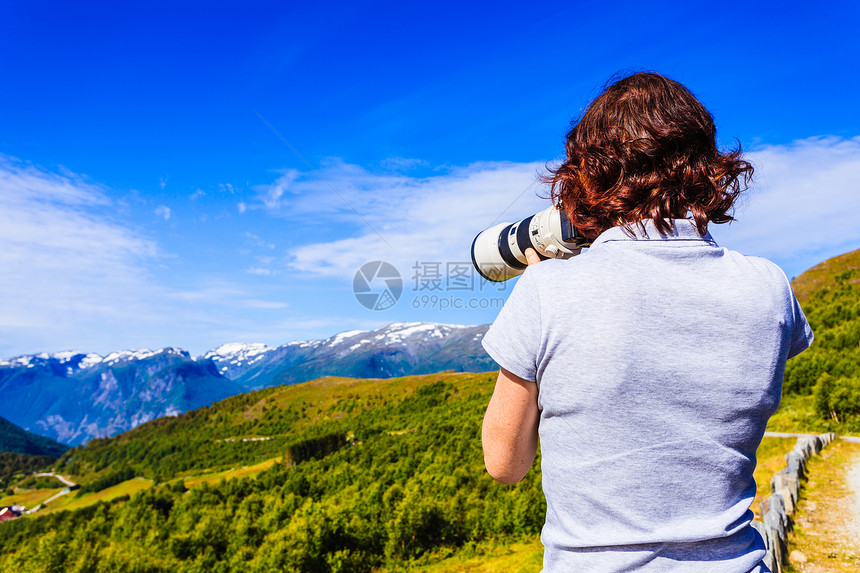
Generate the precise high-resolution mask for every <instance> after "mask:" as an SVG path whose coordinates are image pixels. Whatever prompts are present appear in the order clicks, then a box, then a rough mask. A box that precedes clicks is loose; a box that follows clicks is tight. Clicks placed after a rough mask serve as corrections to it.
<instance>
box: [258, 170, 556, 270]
mask: <svg viewBox="0 0 860 573" xmlns="http://www.w3.org/2000/svg"><path fill="white" fill-rule="evenodd" d="M542 168H543V164H542V163H508V162H488V163H476V164H473V165H469V166H466V167H460V168H456V169H453V170H451V171H449V172H446V173H444V174H440V175H434V176H430V177H408V176H405V175H402V174H398V173H390V172H388V173H383V174H376V173H372V172H370V171H367V170H365V169H363V168H361V167H359V166H356V165H349V164H345V163H342V162H339V161H336V160H333V161H329V162H328V163H326V164H325V165H323V167H322V168H321V169H320V174H321V175H322V177H323V178H324V180H325V181H322V180H320V179H319V178H318V177H317V176H316V175H314V174H299V173H295V172H290V173H288V174H285V175H284V176H282V177H280V178H279V179H278V180H277V181H276V182H275V183H273V184H272V185H271V186H269V187H264V188H260V189H258V192H259V200H260V201H261V202H262V203H263V204H264V205H265V206H266V207H267V208H268V209H269V210H270V211H273V212H275V213H284V212H288V213H289V215H290V216H291V217H303V216H307V217H311V216H313V217H317V218H319V217H323V216H324V217H326V218H328V219H334V220H343V221H350V222H351V223H353V224H354V225H357V226H358V228H359V229H360V230H359V232H358V234H357V236H353V237H347V238H341V239H337V240H334V241H328V242H322V243H315V244H308V245H303V246H299V247H296V248H294V249H293V250H292V251H291V252H290V255H291V262H290V265H291V267H292V268H293V269H294V270H297V271H300V272H303V273H311V274H316V275H321V276H327V277H342V278H343V277H352V276H353V275H354V274H355V271H356V269H357V268H358V267H359V266H361V265H362V264H363V263H365V262H367V261H370V260H385V261H389V262H391V263H393V264H394V265H395V266H396V267H397V268H398V269H399V270H400V272H401V274H404V275H406V274H407V273H408V272H409V271H410V269H411V268H412V266H413V265H414V264H415V262H416V261H425V262H431V261H439V262H467V261H470V251H469V248H470V245H471V243H472V239H473V238H474V236H475V235H476V234H477V233H478V232H479V231H481V230H483V229H485V228H487V227H489V226H491V225H492V224H493V223H494V222H500V221H505V220H508V221H511V220H515V219H517V218H521V217H525V216H528V215H529V214H531V213H534V212H535V211H537V210H540V209H542V208H544V207H546V206H548V205H549V202H548V201H547V200H546V199H541V198H539V197H537V195H536V194H537V192H541V193H543V192H544V191H546V189H544V188H542V187H540V186H539V185H537V184H536V183H535V181H536V173H537V172H538V171H539V170H540V169H542ZM329 185H330V186H331V187H332V188H333V189H334V190H335V191H333V190H332V189H331V188H329ZM321 198H322V199H321ZM508 206H510V209H509V211H508V212H503V210H504V209H505V208H506V207H508ZM365 222H366V223H365ZM321 253H323V254H324V256H321V255H320V254H321Z"/></svg>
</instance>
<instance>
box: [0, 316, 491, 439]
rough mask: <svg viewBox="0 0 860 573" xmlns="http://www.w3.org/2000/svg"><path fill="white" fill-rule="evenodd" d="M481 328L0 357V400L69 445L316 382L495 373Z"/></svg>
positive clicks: (429, 326)
mask: <svg viewBox="0 0 860 573" xmlns="http://www.w3.org/2000/svg"><path fill="white" fill-rule="evenodd" d="M487 328H488V327H487V326H486V325H484V326H459V325H446V324H435V323H418V322H415V323H395V324H390V325H388V326H386V327H383V328H380V329H378V330H374V331H358V330H353V331H348V332H342V333H340V334H337V335H335V336H332V337H330V338H327V339H325V340H307V341H295V342H290V343H287V344H284V345H281V346H277V347H268V346H266V345H264V344H246V343H230V344H224V345H222V346H219V347H218V348H216V349H214V350H211V351H209V352H206V353H204V354H203V355H202V356H199V357H197V358H192V357H191V356H190V355H189V353H188V352H186V351H185V350H182V349H178V348H163V349H160V350H123V351H119V352H112V353H110V354H108V355H107V356H100V355H98V354H88V353H84V352H74V351H68V352H59V353H55V354H46V353H41V354H35V355H29V356H19V357H16V358H11V359H8V360H0V403H2V404H3V405H4V407H5V408H4V415H5V416H6V417H7V418H8V419H9V420H10V421H12V422H14V423H15V424H17V425H19V426H21V427H23V428H25V429H26V430H28V431H31V432H34V433H37V434H42V435H46V436H50V437H52V438H55V439H57V440H59V441H61V442H64V443H67V444H71V445H77V444H81V443H85V442H87V441H89V440H90V439H92V438H95V437H104V436H112V435H115V434H117V433H120V432H123V431H125V430H128V429H131V428H133V427H135V426H137V425H139V424H142V423H144V422H147V421H149V420H152V419H154V418H157V417H161V416H168V415H177V414H179V413H182V412H184V411H186V410H191V409H195V408H199V407H201V406H205V405H208V404H210V403H212V402H214V401H217V400H221V399H223V398H226V397H228V396H232V395H235V394H239V393H242V392H245V391H248V390H252V389H257V388H264V387H267V386H273V385H278V384H295V383H298V382H305V381H307V380H312V379H314V378H319V377H322V376H350V377H356V378H389V377H393V376H405V375H409V374H429V373H432V372H440V371H443V370H456V371H460V372H463V371H486V370H493V369H495V368H496V367H497V366H496V364H495V363H494V362H493V361H492V360H491V359H490V357H489V356H487V354H486V353H485V352H484V350H483V348H482V347H481V339H482V338H483V336H484V334H485V333H486V331H487Z"/></svg>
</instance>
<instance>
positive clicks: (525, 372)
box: [482, 270, 541, 381]
mask: <svg viewBox="0 0 860 573" xmlns="http://www.w3.org/2000/svg"><path fill="white" fill-rule="evenodd" d="M540 341H541V316H540V300H539V298H538V290H537V286H536V285H535V282H534V278H533V276H532V274H531V273H530V272H528V270H526V272H525V273H524V274H523V275H522V276H521V277H520V278H519V279H518V280H517V284H516V285H515V286H514V290H513V291H512V292H511V296H509V297H508V300H507V302H505V305H504V306H503V307H502V310H501V311H500V312H499V316H498V317H496V320H495V322H493V324H492V326H490V329H489V330H488V331H487V334H486V335H484V339H483V341H482V344H483V346H484V349H485V350H486V351H487V354H489V355H490V357H491V358H492V359H493V360H495V361H496V362H497V363H498V364H499V366H501V367H502V368H504V369H505V370H507V371H509V372H511V373H513V374H516V375H517V376H519V377H520V378H523V379H525V380H531V381H536V380H537V360H538V354H539V350H540Z"/></svg>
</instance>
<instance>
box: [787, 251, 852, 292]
mask: <svg viewBox="0 0 860 573" xmlns="http://www.w3.org/2000/svg"><path fill="white" fill-rule="evenodd" d="M852 270H854V271H857V274H856V275H855V276H854V277H853V278H852V279H850V280H849V282H850V283H851V284H860V249H858V250H856V251H851V252H850V253H845V254H844V255H839V256H838V257H833V258H832V259H827V260H826V261H824V262H823V263H819V264H818V265H815V266H814V267H812V268H811V269H809V270H808V271H805V272H804V273H803V274H801V275H800V276H799V277H797V278H795V279H794V280H793V281H791V287H792V288H793V289H794V294H795V296H796V297H797V300H799V301H800V304H801V305H802V304H803V303H805V302H806V301H808V300H809V299H810V297H811V296H812V294H813V293H814V292H816V291H819V290H821V289H826V288H833V287H834V286H836V277H837V276H839V275H842V274H844V273H846V272H848V271H852Z"/></svg>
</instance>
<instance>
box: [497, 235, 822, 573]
mask: <svg viewBox="0 0 860 573" xmlns="http://www.w3.org/2000/svg"><path fill="white" fill-rule="evenodd" d="M633 231H634V236H633V237H631V236H629V235H628V234H627V233H626V232H625V230H624V229H623V228H622V227H615V228H612V229H609V230H607V231H606V232H604V233H603V234H601V235H600V236H599V237H598V238H597V240H596V241H595V242H594V243H593V245H592V246H591V248H590V249H589V250H588V251H587V252H584V253H583V254H581V255H579V256H577V257H574V258H572V259H569V260H564V261H563V260H549V261H545V262H542V263H540V264H538V265H532V266H530V267H529V268H528V270H526V272H525V274H523V275H522V277H521V278H520V279H519V281H518V283H517V284H516V286H515V287H514V290H513V292H512V293H511V295H510V297H509V299H508V301H507V302H506V304H505V306H504V308H502V310H501V312H500V313H499V316H498V318H497V319H496V321H495V323H494V324H493V325H492V327H491V328H490V330H489V331H488V332H487V334H486V336H485V337H484V341H483V344H484V348H485V349H486V350H487V352H488V353H489V354H490V356H491V357H492V358H493V359H494V360H495V361H496V362H498V363H499V364H500V365H501V366H502V367H503V368H505V369H506V370H508V371H510V372H512V373H514V374H516V375H517V376H520V377H521V378H525V379H526V380H534V381H536V382H537V384H538V390H539V396H538V407H539V409H540V427H539V433H540V444H541V456H542V463H541V470H542V474H543V489H544V494H545V495H546V499H547V514H546V523H545V525H544V528H543V532H542V534H541V541H542V542H543V544H544V546H545V553H544V571H546V572H570V571H575V572H588V571H600V572H604V571H606V572H608V571H634V570H635V571H691V572H692V571H695V572H697V573H705V572H710V571H714V572H720V573H726V572H733V571H737V572H739V573H746V572H749V571H767V569H766V568H765V567H764V565H762V564H761V563H760V562H761V559H762V558H763V557H764V544H763V542H762V540H761V537H760V536H759V535H758V533H757V532H756V531H755V530H754V529H753V528H752V527H751V526H750V525H749V523H750V521H751V520H752V517H753V515H752V512H751V511H750V509H749V507H750V504H751V503H752V501H753V498H754V497H755V490H756V488H755V482H754V481H753V478H752V475H753V470H754V469H755V465H756V458H755V453H756V449H757V448H758V446H759V443H760V442H761V438H762V435H763V434H764V430H765V425H766V423H767V420H768V418H769V417H770V416H771V415H772V414H773V413H774V411H775V410H776V408H777V406H778V405H779V399H780V392H781V389H782V376H783V371H784V369H785V362H786V360H787V359H788V358H790V357H792V356H794V355H795V354H797V353H799V352H801V351H802V350H804V349H805V348H807V347H808V346H809V344H810V343H811V342H812V330H811V329H810V328H809V324H808V323H807V322H806V318H805V317H804V315H803V312H802V311H801V309H800V306H799V305H798V303H797V300H796V299H795V298H794V294H793V293H792V291H791V286H790V284H789V282H788V280H787V279H786V277H785V274H784V273H783V272H782V271H781V270H780V269H779V267H777V266H776V265H775V264H773V263H771V262H770V261H767V260H765V259H761V258H758V257H748V256H744V255H741V254H740V253H737V252H734V251H729V250H727V249H724V248H721V247H719V246H717V244H716V243H715V242H714V240H713V239H712V238H711V236H710V235H709V234H708V235H705V236H704V237H702V236H701V235H699V234H698V232H697V231H696V229H695V226H693V225H692V223H691V222H690V221H687V220H685V219H681V220H678V221H675V229H674V232H673V233H672V234H671V235H669V236H661V235H660V234H659V233H658V232H657V231H656V229H655V227H654V225H653V223H652V222H650V221H648V222H646V223H645V225H644V229H643V228H642V227H641V226H638V225H637V226H634V228H633Z"/></svg>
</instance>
